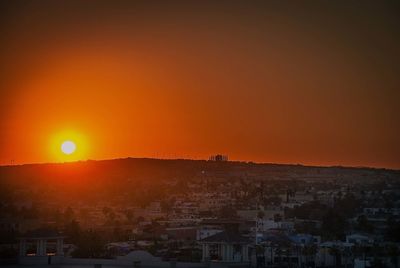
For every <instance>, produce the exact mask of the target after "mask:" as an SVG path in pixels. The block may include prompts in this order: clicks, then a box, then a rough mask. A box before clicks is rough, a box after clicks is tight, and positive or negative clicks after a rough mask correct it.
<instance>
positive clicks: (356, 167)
mask: <svg viewBox="0 0 400 268" xmlns="http://www.w3.org/2000/svg"><path fill="white" fill-rule="evenodd" d="M127 159H137V160H138V159H148V160H167V161H168V160H170V161H171V160H172V161H173V160H185V161H206V162H216V161H212V160H209V159H195V158H184V157H182V158H159V157H138V156H135V157H134V156H125V157H117V158H101V159H84V160H75V161H65V162H31V163H20V164H5V165H3V164H0V168H1V167H20V166H28V165H62V164H73V163H83V162H91V161H94V162H96V161H98V162H100V161H113V160H127ZM221 162H230V163H245V164H256V165H281V166H303V167H314V168H353V169H375V170H390V171H397V172H398V171H400V168H388V167H378V166H351V165H340V164H337V165H323V164H322V165H318V164H302V163H282V162H280V163H278V162H258V161H252V160H227V161H221Z"/></svg>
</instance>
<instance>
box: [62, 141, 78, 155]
mask: <svg viewBox="0 0 400 268" xmlns="http://www.w3.org/2000/svg"><path fill="white" fill-rule="evenodd" d="M75 150H76V145H75V143H74V142H73V141H64V142H63V143H62V144H61V151H62V152H63V153H64V154H67V155H70V154H73V153H74V152H75Z"/></svg>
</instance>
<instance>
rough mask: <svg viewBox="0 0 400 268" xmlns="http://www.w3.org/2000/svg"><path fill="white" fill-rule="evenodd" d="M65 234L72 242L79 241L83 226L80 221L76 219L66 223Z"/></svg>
mask: <svg viewBox="0 0 400 268" xmlns="http://www.w3.org/2000/svg"><path fill="white" fill-rule="evenodd" d="M64 233H65V236H66V237H67V239H68V240H69V241H71V242H72V243H74V244H75V243H77V242H78V241H79V239H80V237H81V233H82V230H81V227H80V225H79V223H78V222H77V221H75V220H73V221H71V222H69V223H67V224H65V230H64Z"/></svg>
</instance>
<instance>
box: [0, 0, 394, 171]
mask: <svg viewBox="0 0 400 268" xmlns="http://www.w3.org/2000/svg"><path fill="white" fill-rule="evenodd" d="M310 3H311V2H310ZM0 5H1V6H0V10H1V11H0V12H1V14H0V23H1V24H0V25H1V37H0V48H1V51H0V53H1V54H0V56H1V62H0V71H1V73H0V79H1V84H0V164H10V163H11V161H13V163H16V164H18V163H29V162H54V161H65V160H75V159H104V158H116V157H127V156H132V157H160V158H177V157H185V158H203V159H204V158H208V156H209V155H210V154H214V153H224V154H228V155H229V157H230V158H231V159H234V160H252V161H258V162H278V163H302V164H313V165H356V166H376V167H390V168H400V139H399V137H400V126H399V125H400V124H399V122H400V105H399V103H400V93H399V91H400V87H399V85H400V83H399V75H398V74H399V73H400V68H399V62H400V52H399V47H400V40H399V37H400V19H399V17H398V14H399V11H400V9H399V5H398V4H397V3H395V2H385V1H379V2H375V3H374V2H368V1H362V2H359V3H356V2H352V3H351V4H350V3H349V2H348V1H343V2H338V1H335V2H333V1H329V2H328V1H326V2H320V3H317V2H314V3H313V5H311V4H308V5H307V4H302V5H299V4H296V2H295V1H294V2H292V3H291V4H289V2H284V1H279V3H269V4H266V3H265V2H264V1H263V2H252V3H247V2H245V1H243V2H235V1H227V2H224V1H221V2H218V4H216V3H213V2H211V1H210V2H207V1H199V2H197V3H194V2H192V1H188V2H187V3H184V2H179V3H178V2H175V3H171V2H169V3H166V1H159V2H149V1H143V2H136V1H119V0H117V1H49V2H45V1H40V2H37V1H18V2H17V1H8V2H7V3H5V1H3V2H2V3H1V4H0ZM71 136H73V138H74V137H75V138H76V137H78V138H77V139H78V140H79V143H80V144H79V146H78V150H77V154H75V156H74V158H71V159H66V158H63V157H61V154H60V153H59V145H58V143H59V142H60V141H59V140H60V139H64V138H65V139H70V137H71Z"/></svg>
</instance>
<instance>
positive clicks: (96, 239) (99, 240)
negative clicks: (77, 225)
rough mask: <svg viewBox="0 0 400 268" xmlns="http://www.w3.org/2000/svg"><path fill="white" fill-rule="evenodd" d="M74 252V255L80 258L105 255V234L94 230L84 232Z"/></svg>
mask: <svg viewBox="0 0 400 268" xmlns="http://www.w3.org/2000/svg"><path fill="white" fill-rule="evenodd" d="M76 246H77V247H78V248H77V249H76V250H75V251H74V252H72V256H73V257H78V258H101V257H104V255H105V249H104V246H105V240H104V239H103V236H102V235H101V234H100V233H98V232H95V231H93V230H88V231H85V232H82V233H81V235H80V237H79V239H78V241H77V243H76Z"/></svg>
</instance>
